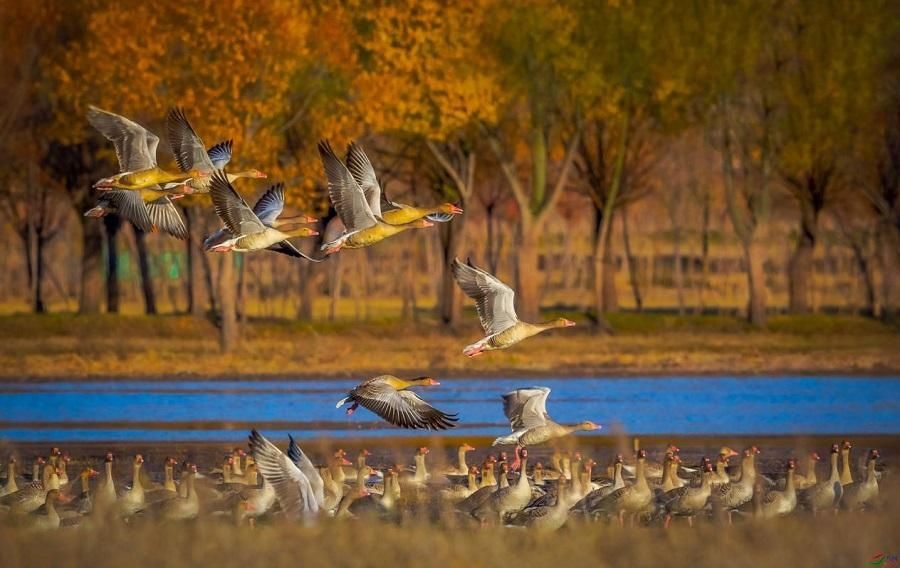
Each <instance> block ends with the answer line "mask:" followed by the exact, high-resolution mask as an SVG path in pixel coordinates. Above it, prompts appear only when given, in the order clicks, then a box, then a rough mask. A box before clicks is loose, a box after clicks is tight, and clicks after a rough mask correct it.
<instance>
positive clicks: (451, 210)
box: [437, 203, 463, 215]
mask: <svg viewBox="0 0 900 568" xmlns="http://www.w3.org/2000/svg"><path fill="white" fill-rule="evenodd" d="M437 209H438V211H440V212H441V213H446V214H448V215H461V214H462V212H463V210H462V208H460V207H459V206H457V205H454V204H453V203H442V204H441V205H438V208H437Z"/></svg>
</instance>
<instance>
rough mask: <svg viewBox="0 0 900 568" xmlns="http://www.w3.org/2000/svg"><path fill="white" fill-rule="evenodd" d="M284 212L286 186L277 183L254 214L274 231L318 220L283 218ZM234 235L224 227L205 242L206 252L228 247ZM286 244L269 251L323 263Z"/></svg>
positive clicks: (261, 201) (302, 216) (258, 204)
mask: <svg viewBox="0 0 900 568" xmlns="http://www.w3.org/2000/svg"><path fill="white" fill-rule="evenodd" d="M283 211H284V184H283V183H276V184H275V185H273V186H271V187H269V188H268V189H267V190H266V191H265V192H264V193H263V194H262V197H260V198H259V199H258V200H257V201H256V204H255V205H254V206H253V213H254V214H255V215H256V217H257V218H258V219H259V220H260V222H262V224H263V225H265V226H267V227H271V228H273V229H278V228H280V227H284V226H287V225H293V224H301V223H315V222H316V221H317V219H316V218H315V217H309V216H308V215H295V216H292V217H285V216H282V215H281V213H282V212H283ZM232 238H233V237H232V234H231V232H230V231H229V230H228V227H222V228H221V229H219V230H218V231H216V232H215V233H212V234H211V235H209V236H207V237H206V238H205V239H204V240H203V248H204V250H208V251H213V250H216V249H217V247H222V246H225V247H228V246H229V241H230V240H231V239H232ZM283 243H284V244H282V243H279V244H277V245H273V246H272V247H269V250H272V251H275V252H280V253H282V254H286V255H288V256H294V257H297V258H307V260H313V261H314V262H321V259H310V258H308V257H305V256H304V255H303V253H301V252H300V251H299V250H296V247H294V246H293V245H292V244H290V243H289V242H288V241H283Z"/></svg>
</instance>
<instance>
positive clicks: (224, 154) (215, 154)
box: [206, 140, 234, 170]
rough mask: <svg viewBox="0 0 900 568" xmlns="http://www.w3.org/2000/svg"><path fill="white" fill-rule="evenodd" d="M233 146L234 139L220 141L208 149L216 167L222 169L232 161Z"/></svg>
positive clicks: (207, 152)
mask: <svg viewBox="0 0 900 568" xmlns="http://www.w3.org/2000/svg"><path fill="white" fill-rule="evenodd" d="M233 146H234V141H233V140H225V141H224V142H219V143H218V144H216V145H215V146H212V147H210V149H209V150H207V151H206V154H207V155H208V156H209V160H210V161H211V162H212V165H213V167H214V168H216V169H217V170H221V169H222V168H224V167H225V166H227V165H228V162H230V161H231V150H232V148H233Z"/></svg>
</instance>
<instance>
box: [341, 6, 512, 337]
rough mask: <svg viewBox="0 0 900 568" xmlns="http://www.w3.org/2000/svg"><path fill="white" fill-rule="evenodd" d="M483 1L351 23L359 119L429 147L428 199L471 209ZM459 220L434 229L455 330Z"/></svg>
mask: <svg viewBox="0 0 900 568" xmlns="http://www.w3.org/2000/svg"><path fill="white" fill-rule="evenodd" d="M488 5H489V2H486V1H484V0H480V1H477V2H466V3H461V4H457V5H455V6H453V9H447V4H446V3H445V2H442V1H440V0H408V1H404V2H392V3H385V4H374V5H371V6H369V7H367V9H365V10H362V11H361V12H360V14H359V15H358V18H357V30H358V32H359V38H358V42H359V45H358V49H359V50H360V51H361V52H362V54H363V55H362V57H361V58H360V65H361V72H360V73H359V76H358V77H357V80H356V81H355V83H354V84H355V88H356V90H357V92H358V93H360V97H361V100H360V112H361V118H362V119H363V120H364V121H365V123H366V125H367V126H368V127H369V128H370V129H372V130H374V131H377V132H380V133H382V134H388V135H393V136H399V137H405V138H411V139H412V140H414V141H415V142H416V143H418V144H422V145H424V147H425V148H427V150H428V154H429V158H430V161H431V162H433V164H434V166H435V168H436V169H438V170H439V171H438V172H435V174H436V176H437V178H436V179H438V180H442V179H443V180H445V181H446V182H448V183H443V182H441V183H435V184H432V187H433V189H434V193H435V198H436V199H438V200H440V201H453V202H457V203H458V204H459V205H460V206H461V207H462V208H463V209H466V207H467V205H469V204H471V202H472V196H473V192H474V185H475V173H476V166H477V164H478V154H479V152H480V151H481V148H480V147H479V144H478V140H479V136H480V133H479V132H478V130H477V128H476V124H477V123H478V122H479V121H487V122H490V121H493V119H494V116H495V112H496V109H495V96H496V86H495V83H494V80H493V78H492V77H491V76H490V75H489V74H487V73H486V72H485V69H483V68H480V67H479V66H478V65H477V61H478V54H477V51H476V50H477V46H478V37H479V32H480V30H481V29H482V28H481V24H482V22H483V21H484V17H485V7H486V6H488ZM465 227H466V218H465V215H462V216H457V217H456V218H454V219H453V220H452V221H451V222H449V223H445V224H442V225H441V226H440V227H439V229H438V230H439V231H440V234H441V244H442V247H441V252H442V256H443V272H442V277H441V285H440V291H439V293H438V312H439V316H440V318H441V320H442V321H443V322H444V323H446V324H449V325H454V324H455V323H456V322H457V320H458V318H459V312H460V305H461V302H460V299H461V298H460V293H459V290H458V289H457V286H456V283H455V282H454V280H453V276H452V274H451V273H450V269H449V267H450V261H451V260H452V259H453V258H454V257H456V256H457V255H459V253H460V251H461V250H462V249H463V247H464V246H465V240H466V239H465Z"/></svg>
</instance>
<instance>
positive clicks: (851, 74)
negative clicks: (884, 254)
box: [772, 0, 884, 313]
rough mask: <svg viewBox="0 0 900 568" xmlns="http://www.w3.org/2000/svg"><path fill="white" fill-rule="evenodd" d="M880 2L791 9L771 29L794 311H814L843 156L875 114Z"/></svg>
mask: <svg viewBox="0 0 900 568" xmlns="http://www.w3.org/2000/svg"><path fill="white" fill-rule="evenodd" d="M880 8H884V6H881V3H879V2H866V3H859V4H846V3H844V2H838V1H824V2H817V1H806V0H795V1H792V2H787V3H785V5H784V6H783V7H782V9H780V10H779V11H778V13H777V20H776V22H777V24H778V25H777V26H776V27H774V29H773V30H772V31H774V32H775V33H774V42H773V43H774V48H773V49H774V57H775V58H776V63H775V65H776V69H775V85H774V87H775V90H776V95H777V97H778V99H777V103H778V107H779V108H776V109H775V111H776V113H777V121H776V125H777V131H776V132H775V136H774V141H775V142H776V143H777V144H778V148H777V152H776V156H777V162H776V166H777V169H778V173H779V174H780V176H781V178H782V179H783V180H784V182H785V185H786V187H787V189H788V190H789V192H790V194H791V195H792V196H793V198H794V200H795V201H796V203H797V207H798V209H799V212H800V216H799V217H800V219H799V221H800V222H799V227H798V234H797V245H796V248H795V249H794V252H793V254H792V256H791V259H790V263H789V266H788V277H789V296H790V298H789V300H790V306H789V307H790V310H791V311H792V312H798V313H800V312H807V311H809V310H810V309H811V306H810V291H811V285H812V282H811V280H810V279H811V272H812V261H813V255H814V252H815V248H816V243H817V242H818V239H819V219H820V216H821V213H822V210H823V209H824V208H825V207H826V206H827V205H828V204H829V202H830V201H832V200H833V199H834V197H835V193H836V192H838V191H840V190H841V189H844V188H846V187H847V175H846V171H845V170H846V167H847V164H845V163H843V161H844V157H845V156H847V155H849V154H850V152H851V150H852V133H853V131H854V129H855V125H856V124H857V123H858V122H859V120H860V118H861V117H863V116H864V115H865V113H866V109H867V108H870V107H871V96H872V93H873V91H874V89H875V88H877V87H876V85H875V84H874V82H873V81H872V79H873V78H874V74H873V60H874V58H873V50H876V49H878V47H876V46H875V45H873V40H874V41H877V42H880V41H881V40H882V39H883V38H881V37H879V36H878V35H877V34H876V33H874V30H873V28H875V27H877V26H878V20H879V18H878V16H877V14H880V13H881V9H880Z"/></svg>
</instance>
